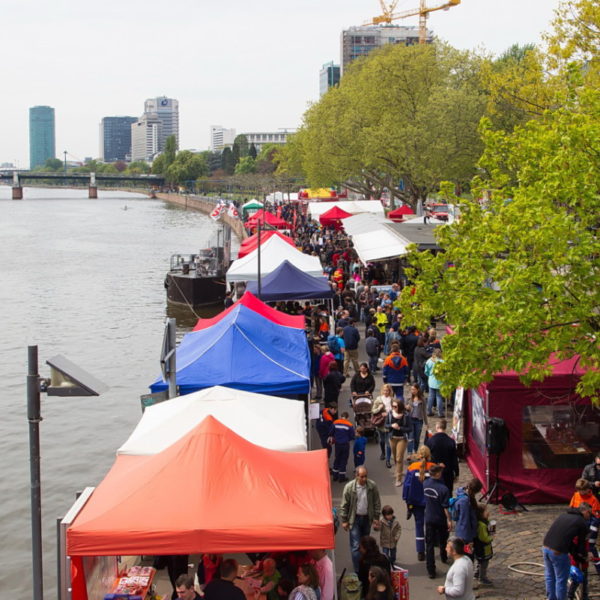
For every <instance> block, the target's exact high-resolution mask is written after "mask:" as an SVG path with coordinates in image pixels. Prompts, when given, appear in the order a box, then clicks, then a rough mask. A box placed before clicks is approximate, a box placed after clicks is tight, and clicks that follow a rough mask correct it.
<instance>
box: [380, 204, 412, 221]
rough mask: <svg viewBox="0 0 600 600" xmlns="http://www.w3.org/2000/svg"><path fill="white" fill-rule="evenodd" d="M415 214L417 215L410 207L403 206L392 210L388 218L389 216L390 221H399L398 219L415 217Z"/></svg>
mask: <svg viewBox="0 0 600 600" xmlns="http://www.w3.org/2000/svg"><path fill="white" fill-rule="evenodd" d="M414 214H415V211H414V210H413V209H412V208H411V207H410V206H407V205H406V204H403V205H402V206H399V207H398V208H395V209H394V210H390V212H389V213H388V214H387V216H388V219H398V218H403V217H405V216H406V215H414Z"/></svg>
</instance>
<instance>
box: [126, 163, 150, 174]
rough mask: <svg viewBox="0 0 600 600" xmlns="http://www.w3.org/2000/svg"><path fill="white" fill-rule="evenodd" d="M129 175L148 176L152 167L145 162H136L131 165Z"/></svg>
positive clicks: (128, 170)
mask: <svg viewBox="0 0 600 600" xmlns="http://www.w3.org/2000/svg"><path fill="white" fill-rule="evenodd" d="M127 173H128V174H129V175H142V174H143V175H147V174H148V173H150V165H149V164H148V163H147V162H146V161H144V160H136V161H134V162H132V163H129V166H128V167H127Z"/></svg>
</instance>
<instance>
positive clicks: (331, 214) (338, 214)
mask: <svg viewBox="0 0 600 600" xmlns="http://www.w3.org/2000/svg"><path fill="white" fill-rule="evenodd" d="M351 216H352V214H351V213H349V212H346V211H345V210H343V209H341V208H340V207H339V206H333V207H332V208H330V209H329V210H328V211H326V212H324V213H323V214H322V215H321V216H320V217H319V221H320V222H321V225H323V226H324V227H328V226H331V225H333V226H334V227H335V228H336V229H341V228H342V223H341V220H342V219H346V218H348V217H351Z"/></svg>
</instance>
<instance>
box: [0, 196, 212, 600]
mask: <svg viewBox="0 0 600 600" xmlns="http://www.w3.org/2000/svg"><path fill="white" fill-rule="evenodd" d="M10 193H11V189H10V187H6V186H0V264H1V265H2V271H1V273H2V281H1V283H0V306H1V307H2V311H3V314H4V319H5V321H4V326H3V328H2V329H3V331H2V338H1V339H2V345H1V346H0V365H1V367H0V373H1V375H2V388H3V389H2V393H1V394H0V408H1V413H0V414H1V418H0V456H1V457H2V468H1V471H0V472H1V473H2V477H1V479H0V480H1V481H2V493H3V498H2V502H1V503H0V522H1V523H2V529H1V531H2V536H3V539H2V543H1V544H0V564H1V565H2V568H1V569H0V590H2V593H3V594H4V595H7V596H8V595H10V597H11V598H14V599H15V600H29V599H30V598H31V542H30V540H31V532H30V520H29V519H30V504H29V446H28V423H27V418H26V414H27V413H26V391H25V376H26V373H27V346H28V345H30V344H37V345H38V346H39V361H40V375H42V376H46V377H47V376H49V370H48V367H47V366H46V364H45V361H46V360H47V359H48V358H50V357H52V356H54V355H55V354H64V355H65V356H66V357H67V358H69V359H71V360H72V361H74V362H76V363H77V364H78V365H79V366H81V367H83V368H84V369H86V370H87V371H89V372H90V373H92V374H93V375H94V376H95V377H96V378H98V379H100V380H101V381H103V382H105V383H106V384H108V385H109V386H110V390H109V391H108V392H107V393H105V394H104V395H102V396H101V397H93V398H59V397H46V396H44V395H42V416H43V422H42V423H41V426H40V428H41V455H42V465H41V471H42V521H43V535H44V542H43V550H44V591H45V597H47V598H54V597H56V518H57V517H62V516H63V514H64V513H65V512H66V510H67V509H68V508H69V507H70V506H71V504H72V502H73V500H74V497H75V493H76V492H77V491H78V490H81V489H83V488H84V487H86V486H88V485H96V484H97V483H98V482H99V481H100V480H101V479H102V477H103V476H104V474H105V473H106V472H107V470H108V469H109V468H110V466H111V465H112V462H113V459H114V455H115V451H116V449H117V448H118V447H119V446H120V445H121V444H122V443H123V442H124V441H125V439H126V438H127V437H128V435H129V433H130V432H131V430H132V429H133V427H134V426H135V424H136V423H137V421H138V420H139V418H140V416H141V409H140V400H139V396H140V394H143V393H147V391H148V385H149V384H150V383H151V382H152V381H153V380H154V379H155V377H156V376H157V375H158V373H159V362H158V359H159V352H160V346H161V342H162V336H163V323H164V319H165V316H167V312H166V301H165V291H164V288H163V279H164V276H165V273H166V270H167V268H168V264H169V256H170V254H172V253H174V252H190V253H191V252H194V251H196V250H198V249H199V248H201V247H203V246H205V245H206V243H207V242H208V241H209V239H210V238H211V237H213V236H214V235H215V232H216V227H217V226H216V225H215V224H214V223H213V221H212V220H211V219H210V218H208V217H207V216H205V215H203V214H201V213H198V212H191V211H190V212H186V211H185V210H182V209H180V208H176V207H173V206H170V205H168V204H166V203H164V202H162V201H160V200H150V199H148V198H146V197H144V196H141V195H134V194H126V193H122V192H100V198H99V199H98V200H88V199H87V190H56V189H55V190H48V189H35V188H27V189H25V190H24V195H25V199H24V200H22V201H13V200H10ZM125 207H126V210H125ZM213 314H214V311H213ZM171 316H177V317H178V326H179V329H178V335H179V337H180V336H181V335H182V334H183V333H184V332H185V331H187V330H189V327H190V326H191V325H192V324H193V323H194V321H195V316H194V315H193V314H192V315H191V314H189V313H185V312H179V314H177V315H171Z"/></svg>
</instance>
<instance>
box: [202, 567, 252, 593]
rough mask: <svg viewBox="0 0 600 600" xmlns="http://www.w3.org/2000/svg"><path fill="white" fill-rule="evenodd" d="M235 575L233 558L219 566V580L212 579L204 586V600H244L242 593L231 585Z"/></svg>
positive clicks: (235, 568)
mask: <svg viewBox="0 0 600 600" xmlns="http://www.w3.org/2000/svg"><path fill="white" fill-rule="evenodd" d="M237 573H238V563H237V561H236V560H235V559H233V558H228V559H226V560H224V561H223V562H222V564H221V578H220V579H213V580H212V581H211V582H210V583H209V584H208V585H207V586H206V588H205V590H204V598H206V600H245V598H246V595H245V594H244V592H242V590H241V589H240V588H239V587H237V586H236V585H235V584H234V583H233V581H234V579H235V578H236V577H237ZM198 597H199V596H198Z"/></svg>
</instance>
